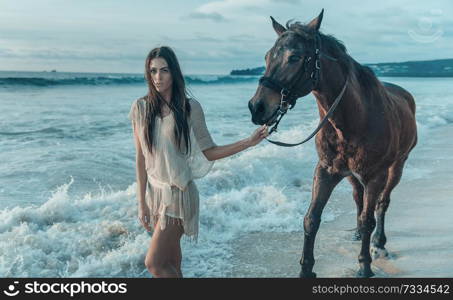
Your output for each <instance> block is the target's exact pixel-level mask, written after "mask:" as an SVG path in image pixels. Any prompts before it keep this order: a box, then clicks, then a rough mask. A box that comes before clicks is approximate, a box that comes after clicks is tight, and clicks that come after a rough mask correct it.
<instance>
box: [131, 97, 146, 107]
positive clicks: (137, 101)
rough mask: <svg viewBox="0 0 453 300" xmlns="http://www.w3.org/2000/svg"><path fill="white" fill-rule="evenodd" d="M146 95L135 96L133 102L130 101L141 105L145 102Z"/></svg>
mask: <svg viewBox="0 0 453 300" xmlns="http://www.w3.org/2000/svg"><path fill="white" fill-rule="evenodd" d="M146 97H147V96H143V97H140V98H137V99H135V100H134V102H132V104H133V105H140V106H143V105H145V103H146Z"/></svg>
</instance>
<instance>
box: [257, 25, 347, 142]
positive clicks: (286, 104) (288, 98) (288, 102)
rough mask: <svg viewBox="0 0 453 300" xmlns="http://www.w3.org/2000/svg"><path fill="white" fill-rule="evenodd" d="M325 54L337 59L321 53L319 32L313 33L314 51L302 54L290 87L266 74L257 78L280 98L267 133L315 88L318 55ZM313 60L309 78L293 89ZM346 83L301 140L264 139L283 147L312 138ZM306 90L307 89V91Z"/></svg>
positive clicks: (335, 105)
mask: <svg viewBox="0 0 453 300" xmlns="http://www.w3.org/2000/svg"><path fill="white" fill-rule="evenodd" d="M320 55H322V56H325V57H326V58H328V59H330V60H333V61H337V59H336V58H333V57H331V56H329V55H327V54H325V53H321V51H320V47H319V34H316V35H315V51H314V52H313V53H312V54H311V55H307V56H304V60H303V62H302V68H301V70H300V71H299V72H298V74H297V76H296V77H295V80H294V83H293V84H292V85H291V87H290V88H288V87H287V86H285V85H284V84H282V83H281V82H279V81H278V80H275V79H273V78H271V77H268V76H262V77H261V78H260V80H259V84H260V85H262V86H265V87H267V88H270V89H272V90H274V91H276V92H278V93H279V94H280V95H281V98H280V105H279V107H278V109H277V110H276V111H275V112H274V114H273V115H272V116H271V118H270V119H273V118H274V117H275V116H276V115H278V120H277V122H276V123H275V125H274V126H273V127H272V128H271V130H270V131H269V135H271V134H272V133H273V132H274V131H275V132H276V131H277V127H278V124H279V123H280V121H281V120H282V118H283V116H284V115H285V114H286V113H287V112H288V109H293V108H294V106H295V105H296V100H297V99H298V98H300V97H303V96H305V95H307V94H308V93H310V92H311V91H313V90H314V89H316V88H317V86H318V83H319V73H320V71H321V65H320V59H319V56H320ZM311 60H314V63H313V70H312V72H311V74H310V80H308V81H306V82H305V83H304V84H303V85H302V87H299V89H297V90H296V89H295V85H296V84H297V83H298V82H299V80H301V79H302V76H303V75H304V74H305V73H306V72H305V71H306V68H307V66H308V63H309V62H310V61H311ZM347 83H348V79H346V81H345V83H344V86H343V89H342V90H341V92H340V94H339V95H338V96H337V98H336V99H335V100H334V102H333V104H332V106H331V107H330V109H329V111H328V112H327V114H326V115H325V116H324V118H323V119H322V120H321V122H319V124H318V127H316V129H315V130H314V131H313V132H312V133H311V134H310V135H309V136H308V137H307V138H306V139H304V140H303V141H302V142H299V143H295V144H288V143H283V142H278V141H272V140H269V139H268V138H266V140H267V141H268V142H270V143H272V144H275V145H278V146H283V147H294V146H298V145H301V144H303V143H305V142H308V141H309V140H310V139H311V138H313V137H314V136H315V135H316V134H317V133H318V131H319V130H321V128H322V127H323V126H324V124H325V123H326V122H327V120H328V118H330V117H331V116H332V114H333V112H334V111H335V109H336V108H337V106H338V103H340V100H341V98H342V97H343V94H344V92H345V90H346V86H347ZM307 90H308V91H307Z"/></svg>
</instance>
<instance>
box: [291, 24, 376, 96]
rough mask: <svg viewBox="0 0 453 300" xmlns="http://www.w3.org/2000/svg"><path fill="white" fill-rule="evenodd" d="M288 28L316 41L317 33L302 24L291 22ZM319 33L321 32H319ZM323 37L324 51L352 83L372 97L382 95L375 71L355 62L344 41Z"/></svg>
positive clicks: (322, 45)
mask: <svg viewBox="0 0 453 300" xmlns="http://www.w3.org/2000/svg"><path fill="white" fill-rule="evenodd" d="M286 28H287V29H288V30H291V31H293V32H295V33H296V34H298V35H300V36H302V37H303V38H304V39H306V40H309V41H310V40H311V41H313V40H314V36H315V31H314V29H313V28H312V27H309V26H308V25H306V24H302V23H300V22H292V21H291V20H289V21H288V22H287V23H286ZM318 32H319V31H318ZM319 36H320V37H321V48H322V51H324V52H326V53H328V54H329V55H330V56H332V57H334V58H336V59H337V62H338V63H339V64H340V66H341V68H342V70H343V72H344V73H345V74H349V77H350V78H351V80H352V81H355V83H356V84H357V85H358V86H360V87H362V90H363V91H364V92H365V93H366V94H368V95H370V96H371V94H376V93H379V94H381V93H382V89H381V87H382V85H381V83H380V82H379V80H378V78H377V77H376V75H375V74H374V72H373V70H372V69H371V68H369V67H367V66H363V65H361V64H360V63H358V62H357V61H356V60H354V59H353V58H352V57H351V56H350V55H349V54H348V51H347V49H346V46H345V45H344V44H343V42H342V41H340V40H338V39H337V38H335V37H334V36H332V35H327V34H323V33H322V32H319ZM381 96H382V95H381Z"/></svg>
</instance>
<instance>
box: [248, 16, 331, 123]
mask: <svg viewBox="0 0 453 300" xmlns="http://www.w3.org/2000/svg"><path fill="white" fill-rule="evenodd" d="M323 12H324V10H323V11H321V13H320V14H319V16H318V17H316V18H315V19H313V20H312V21H311V22H310V23H308V24H307V25H305V26H304V30H303V31H300V30H297V31H296V30H291V27H290V26H289V25H288V24H287V28H285V27H283V26H282V25H281V24H279V23H278V22H277V21H275V20H274V18H272V17H271V20H272V26H273V27H274V30H275V32H276V33H277V35H278V38H277V40H276V42H275V44H274V46H273V47H272V48H271V49H270V50H269V51H267V53H266V56H265V60H266V71H265V73H264V76H263V77H262V78H261V79H260V84H259V85H258V88H257V90H256V93H255V95H254V96H253V97H252V99H250V101H249V109H250V112H251V114H252V122H253V123H254V124H259V125H262V124H268V125H272V124H273V123H275V121H276V120H277V118H278V116H279V114H280V113H281V111H280V110H279V108H280V102H281V100H282V94H288V98H289V99H290V100H291V99H293V100H294V101H295V99H294V97H296V98H298V97H302V96H305V95H307V94H308V93H310V92H311V90H312V86H311V82H312V81H313V78H312V77H313V72H312V70H314V69H315V68H316V67H318V66H317V65H316V63H317V62H316V61H315V59H312V58H313V57H314V55H315V53H314V52H315V49H316V35H317V34H318V30H319V27H320V25H321V21H322V16H323ZM307 83H308V84H307Z"/></svg>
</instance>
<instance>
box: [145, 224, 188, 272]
mask: <svg viewBox="0 0 453 300" xmlns="http://www.w3.org/2000/svg"><path fill="white" fill-rule="evenodd" d="M167 218H168V217H167ZM160 222H161V220H160V218H159V220H158V221H157V223H156V226H155V227H154V232H153V236H152V238H151V242H150V246H149V249H148V252H147V253H146V258H145V265H146V267H147V268H148V271H149V272H150V273H151V274H152V275H153V277H156V278H158V277H164V278H179V277H182V274H181V267H180V265H181V263H180V261H181V245H180V241H181V236H182V234H183V232H184V230H183V227H182V226H181V225H180V222H173V220H170V221H169V222H167V224H166V226H165V229H164V230H161V229H160Z"/></svg>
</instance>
